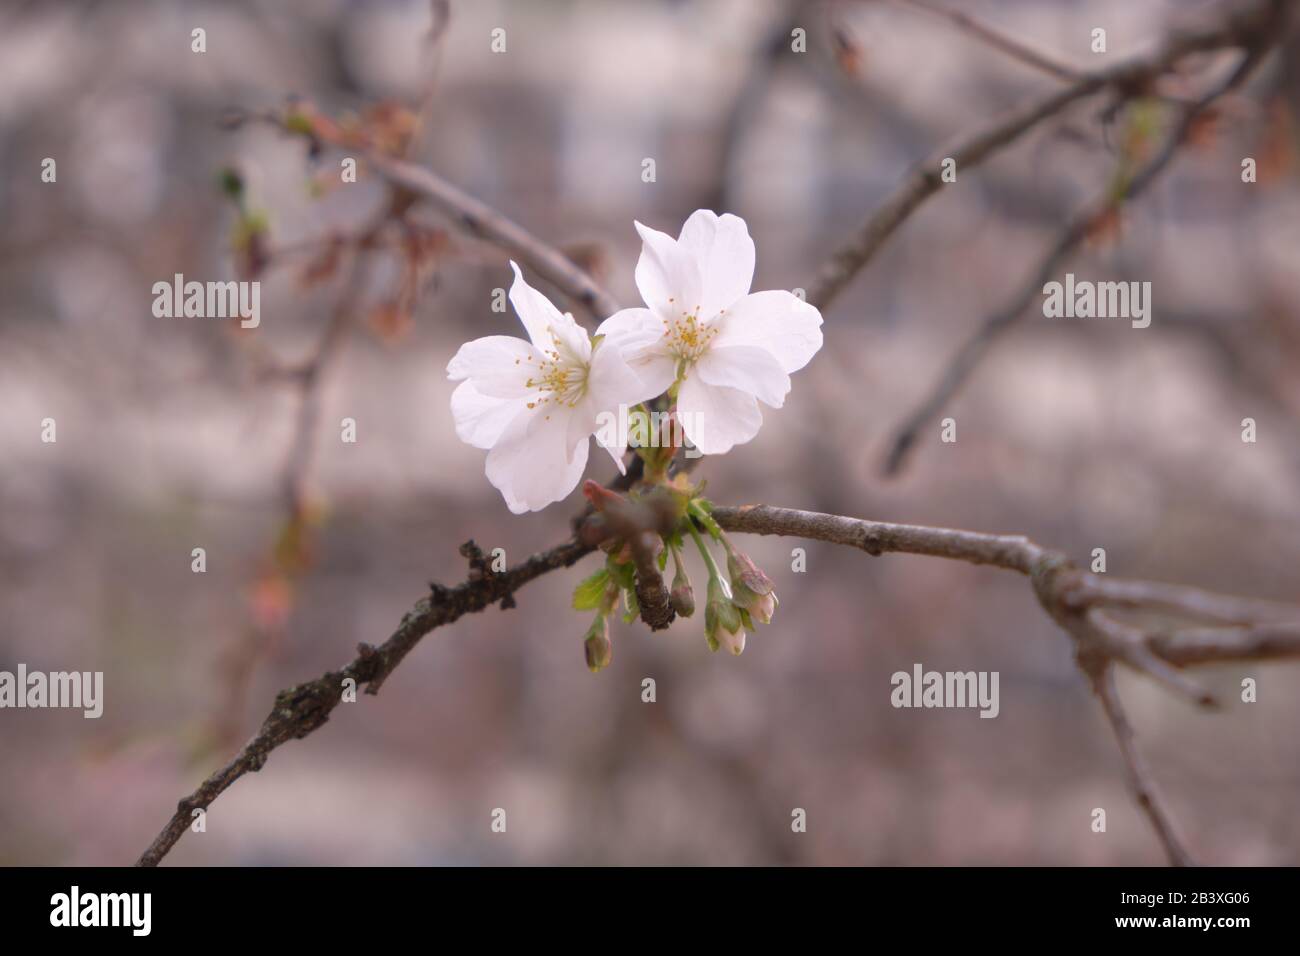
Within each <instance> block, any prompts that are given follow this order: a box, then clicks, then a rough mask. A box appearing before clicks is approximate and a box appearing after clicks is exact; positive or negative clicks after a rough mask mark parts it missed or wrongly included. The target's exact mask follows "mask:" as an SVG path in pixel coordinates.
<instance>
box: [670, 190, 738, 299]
mask: <svg viewBox="0 0 1300 956" xmlns="http://www.w3.org/2000/svg"><path fill="white" fill-rule="evenodd" d="M677 242H678V244H679V245H680V246H682V247H683V248H685V249H686V250H687V251H689V252H690V254H691V256H692V257H693V258H694V259H695V263H696V265H697V267H698V268H699V270H700V276H701V277H702V279H703V283H704V301H703V302H702V303H701V305H702V306H703V308H702V309H701V310H700V318H701V319H708V318H711V317H712V316H715V315H717V314H718V313H719V312H720V311H722V310H723V309H725V308H726V307H727V306H729V305H731V304H732V303H734V302H737V301H739V300H740V299H743V298H744V297H745V296H746V295H748V294H749V286H750V284H751V283H752V282H753V281H754V240H753V239H751V238H750V237H749V228H748V227H747V226H746V225H745V220H743V219H741V218H740V217H739V216H733V215H731V213H725V214H724V215H722V216H717V215H714V213H713V211H712V210H709V209H697V210H696V211H695V212H693V213H691V217H690V218H689V219H687V220H686V224H685V225H683V226H682V234H681V236H680V237H679V238H678V240H677Z"/></svg>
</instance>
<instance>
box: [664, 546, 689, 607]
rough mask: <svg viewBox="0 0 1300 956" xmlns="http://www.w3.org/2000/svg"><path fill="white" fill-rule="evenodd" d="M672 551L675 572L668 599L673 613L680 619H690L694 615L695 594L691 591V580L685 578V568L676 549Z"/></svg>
mask: <svg viewBox="0 0 1300 956" xmlns="http://www.w3.org/2000/svg"><path fill="white" fill-rule="evenodd" d="M672 551H673V564H674V565H675V566H676V569H677V570H676V571H675V572H674V574H673V587H672V591H671V592H670V593H669V595H668V598H669V600H670V601H671V602H672V605H673V610H674V611H676V612H677V613H678V614H680V615H681V616H682V617H690V616H691V615H692V614H694V613H695V592H694V591H693V590H692V589H691V579H690V578H688V577H687V576H686V568H685V567H683V566H682V558H681V555H680V554H678V553H677V549H676V548H673V549H672Z"/></svg>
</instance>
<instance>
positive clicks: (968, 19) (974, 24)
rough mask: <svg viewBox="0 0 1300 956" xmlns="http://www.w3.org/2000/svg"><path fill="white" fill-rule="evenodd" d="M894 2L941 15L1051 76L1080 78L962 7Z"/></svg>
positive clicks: (1071, 69)
mask: <svg viewBox="0 0 1300 956" xmlns="http://www.w3.org/2000/svg"><path fill="white" fill-rule="evenodd" d="M894 2H895V3H897V4H900V5H902V6H905V7H911V8H912V9H914V10H924V11H925V12H926V13H930V14H933V15H934V16H937V17H941V18H942V19H944V20H947V21H948V22H949V23H951V24H953V26H955V27H956V28H957V29H959V30H961V31H962V32H963V33H968V34H970V35H971V36H973V37H975V38H976V39H977V40H979V41H980V42H981V43H985V44H987V45H988V46H990V47H993V48H994V49H995V50H999V51H1001V52H1002V53H1005V54H1007V55H1008V56H1010V57H1011V58H1012V59H1015V60H1019V61H1020V62H1021V63H1024V64H1026V65H1028V66H1031V67H1033V68H1034V69H1036V70H1039V71H1041V72H1043V73H1046V74H1047V75H1048V76H1054V77H1056V78H1057V79H1058V80H1068V81H1076V80H1078V79H1079V78H1080V73H1079V71H1078V70H1076V69H1075V68H1074V67H1071V66H1066V65H1065V64H1063V63H1060V62H1058V61H1057V60H1054V59H1052V58H1051V57H1049V56H1047V55H1046V54H1044V53H1040V52H1038V51H1037V50H1035V49H1034V48H1033V47H1031V46H1029V45H1028V44H1027V43H1025V42H1023V41H1022V40H1017V39H1016V38H1015V37H1010V36H1007V35H1006V34H1005V33H1002V32H1001V31H999V30H995V29H993V28H992V27H990V26H987V25H986V24H984V23H981V22H980V21H979V20H976V19H975V18H974V17H972V16H971V15H970V14H968V13H965V12H963V11H961V10H950V9H948V8H947V7H943V6H940V5H939V4H937V3H931V2H930V0H894Z"/></svg>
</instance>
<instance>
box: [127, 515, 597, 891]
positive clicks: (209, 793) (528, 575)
mask: <svg viewBox="0 0 1300 956" xmlns="http://www.w3.org/2000/svg"><path fill="white" fill-rule="evenodd" d="M592 550H593V549H592V546H591V545H587V544H583V543H581V542H579V541H577V540H576V539H575V540H572V541H568V542H566V543H564V544H561V545H558V546H556V547H554V548H551V549H550V550H549V551H543V552H541V553H540V554H535V555H533V556H532V557H530V558H529V559H528V560H526V561H524V562H523V563H522V564H520V565H517V566H516V567H513V568H510V569H509V570H506V571H503V572H501V573H499V574H498V573H494V572H493V571H492V570H491V569H490V567H489V566H488V563H487V561H486V560H485V559H484V557H483V553H482V551H480V550H479V549H478V547H477V546H476V545H475V544H474V542H473V541H469V542H466V543H465V544H464V545H462V546H461V554H462V555H464V556H465V557H466V558H467V559H468V560H469V562H470V573H469V577H468V578H467V580H466V581H465V582H464V583H462V584H459V585H457V586H456V587H454V588H446V587H443V586H442V585H439V584H433V585H431V586H430V594H429V596H428V597H425V598H421V599H420V600H419V601H417V602H416V604H415V607H414V608H412V609H411V610H410V611H409V612H407V614H406V615H405V616H404V617H403V618H402V622H401V624H399V625H398V627H397V630H395V631H394V632H393V633H392V635H391V636H390V637H389V638H388V640H386V641H384V643H383V644H381V645H379V646H378V647H374V646H371V645H369V644H360V645H358V647H357V656H356V657H355V658H353V659H352V661H351V662H350V663H348V664H347V665H346V666H345V667H343V668H342V669H341V670H338V671H330V672H328V673H326V674H323V675H322V676H320V677H318V678H316V679H315V680H314V681H310V682H308V683H306V684H299V685H297V686H295V687H289V688H287V689H285V690H282V691H280V693H279V694H277V695H276V697H275V706H274V707H272V708H271V712H270V714H268V715H267V717H266V720H264V721H263V722H262V726H261V729H259V730H258V732H257V734H256V735H255V736H254V737H253V739H252V740H250V741H249V742H248V743H246V744H245V745H244V747H243V749H241V750H240V751H239V753H238V754H236V755H235V758H234V759H233V760H232V761H230V763H228V764H226V766H224V767H222V768H221V769H220V770H218V771H217V772H216V773H214V774H212V775H211V776H210V777H208V778H207V779H206V780H204V781H203V783H202V784H200V785H199V787H198V789H197V790H195V791H194V792H193V793H191V794H190V795H189V796H188V797H185V798H184V799H183V800H181V801H180V803H178V804H177V806H176V812H175V813H174V814H173V815H172V818H171V819H170V820H169V821H168V822H167V825H166V826H165V827H163V829H162V832H160V833H159V834H158V836H157V837H155V838H154V841H153V843H151V844H150V845H149V848H148V849H147V850H145V851H144V853H143V854H141V856H140V859H139V860H137V861H136V866H157V865H158V863H159V862H160V861H161V860H162V858H163V857H165V856H166V855H167V853H168V851H170V850H171V848H172V847H173V846H175V845H176V841H177V840H179V839H180V838H181V837H182V836H184V834H185V831H186V830H187V829H188V828H189V826H190V824H191V823H192V822H193V816H192V815H193V811H194V810H195V809H206V808H207V807H208V806H209V805H210V804H211V803H212V801H214V800H216V799H217V797H219V796H220V795H221V794H222V793H224V792H225V790H226V789H227V788H228V787H229V786H230V785H231V784H232V783H234V782H235V781H236V780H238V779H239V778H240V777H242V776H244V775H245V774H247V773H255V772H256V771H258V770H261V769H262V767H263V766H265V764H266V761H267V758H268V757H269V756H270V755H271V752H272V751H273V750H275V749H276V748H277V747H279V746H281V745H282V744H285V743H287V742H288V741H290V740H299V739H301V738H303V737H306V736H307V735H308V734H310V733H312V732H313V731H315V730H317V729H319V728H320V727H321V726H322V725H323V724H324V723H325V722H326V721H327V720H329V716H330V713H331V712H332V711H333V710H334V708H335V707H337V706H338V704H339V702H340V701H341V700H342V696H343V681H344V680H345V679H347V678H351V679H352V680H354V681H356V686H358V687H360V686H361V685H363V684H364V685H366V693H368V694H377V693H378V692H379V688H380V687H381V686H382V685H383V683H384V681H385V680H387V678H388V675H389V674H391V673H392V672H393V669H394V668H396V667H397V665H398V664H400V663H401V662H402V659H403V658H405V657H406V655H407V654H409V653H410V652H411V649H412V648H414V647H415V645H416V644H418V643H419V642H420V639H421V638H422V637H424V635H426V634H428V633H429V632H430V631H432V630H433V629H434V628H438V627H443V626H444V625H447V624H451V623H452V622H454V621H456V620H459V619H460V618H461V617H462V616H463V615H465V614H472V613H474V612H475V611H481V610H483V609H484V608H486V607H488V606H490V605H492V604H496V603H498V602H499V603H500V605H501V607H502V609H503V610H504V609H506V608H511V607H514V606H515V605H514V593H515V592H516V591H517V590H519V589H520V588H521V587H523V586H524V585H525V584H527V583H528V582H529V581H532V580H534V579H536V578H539V577H541V576H542V575H543V574H546V573H548V572H550V571H554V570H556V569H557V568H567V567H570V566H572V565H573V564H575V563H576V562H577V561H578V560H579V559H580V558H582V557H583V556H584V555H586V554H588V553H589V552H591V551H592Z"/></svg>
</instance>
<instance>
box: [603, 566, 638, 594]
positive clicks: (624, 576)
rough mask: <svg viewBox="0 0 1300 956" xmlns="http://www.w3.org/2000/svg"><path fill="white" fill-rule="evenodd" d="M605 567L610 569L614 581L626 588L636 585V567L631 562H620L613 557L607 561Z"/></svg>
mask: <svg viewBox="0 0 1300 956" xmlns="http://www.w3.org/2000/svg"><path fill="white" fill-rule="evenodd" d="M605 567H606V568H607V569H608V570H609V576H610V578H612V579H613V581H614V583H615V584H617V585H618V586H619V587H621V588H623V589H624V590H628V589H630V588H632V587H634V586H635V585H636V580H635V579H636V569H635V568H633V567H632V565H631V563H630V562H629V563H628V564H618V563H616V562H615V561H614V559H613V558H610V559H608V560H607V561H606V562H605Z"/></svg>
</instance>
